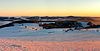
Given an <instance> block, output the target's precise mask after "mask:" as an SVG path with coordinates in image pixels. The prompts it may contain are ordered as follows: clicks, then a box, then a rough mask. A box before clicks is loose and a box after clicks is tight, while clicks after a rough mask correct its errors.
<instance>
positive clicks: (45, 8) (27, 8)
mask: <svg viewBox="0 0 100 51" xmlns="http://www.w3.org/2000/svg"><path fill="white" fill-rule="evenodd" d="M99 13H100V0H0V16H70V15H72V16H91V17H92V16H96V17H100V14H99Z"/></svg>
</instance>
